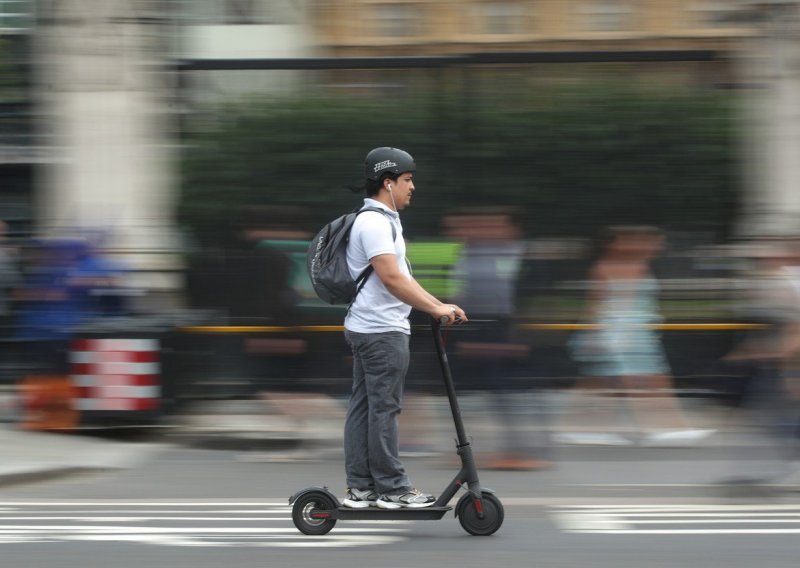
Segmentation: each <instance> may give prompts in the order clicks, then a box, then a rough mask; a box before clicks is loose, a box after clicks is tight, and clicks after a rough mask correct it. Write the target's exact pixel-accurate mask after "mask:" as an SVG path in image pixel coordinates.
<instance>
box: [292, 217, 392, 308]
mask: <svg viewBox="0 0 800 568" xmlns="http://www.w3.org/2000/svg"><path fill="white" fill-rule="evenodd" d="M364 211H377V212H379V213H383V214H384V215H385V214H386V212H385V211H383V210H382V209H379V208H377V207H364V208H363V209H356V210H354V211H352V212H350V213H347V214H345V215H342V216H341V217H338V218H336V219H334V220H333V221H331V222H330V223H328V224H327V225H325V226H324V227H322V230H320V232H319V233H317V234H316V236H315V237H314V238H313V239H311V244H310V245H309V247H308V253H307V254H306V266H307V267H308V275H309V277H310V278H311V285H312V286H313V287H314V291H315V292H316V293H317V296H319V297H320V299H321V300H323V301H325V302H327V303H329V304H351V303H353V300H355V299H356V296H357V295H358V293H359V292H360V291H361V288H363V287H364V284H365V283H366V282H367V278H369V275H370V274H372V271H373V268H372V265H371V264H370V265H369V266H367V267H366V268H365V269H364V271H363V272H362V273H361V274H359V275H358V277H357V278H356V279H355V280H354V279H353V278H352V277H351V276H350V271H349V270H348V268H347V243H348V241H349V240H350V230H351V229H352V228H353V223H354V222H355V220H356V217H358V214H359V213H363V212H364ZM390 225H391V227H392V241H394V240H395V239H396V238H397V231H396V230H395V228H394V224H393V223H391V222H390Z"/></svg>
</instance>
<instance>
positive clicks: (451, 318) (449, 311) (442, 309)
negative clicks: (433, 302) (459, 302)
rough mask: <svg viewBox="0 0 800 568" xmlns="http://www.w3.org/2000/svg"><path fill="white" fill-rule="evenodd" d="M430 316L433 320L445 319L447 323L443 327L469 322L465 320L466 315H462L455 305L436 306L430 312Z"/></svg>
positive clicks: (462, 311)
mask: <svg viewBox="0 0 800 568" xmlns="http://www.w3.org/2000/svg"><path fill="white" fill-rule="evenodd" d="M431 316H432V317H433V318H434V319H437V320H441V319H442V318H444V317H446V318H447V323H446V324H445V325H453V324H454V323H464V322H465V321H469V320H468V319H467V314H465V313H464V310H462V309H461V308H459V307H458V306H456V305H455V304H442V305H441V306H437V307H436V309H434V310H433V311H432V312H431Z"/></svg>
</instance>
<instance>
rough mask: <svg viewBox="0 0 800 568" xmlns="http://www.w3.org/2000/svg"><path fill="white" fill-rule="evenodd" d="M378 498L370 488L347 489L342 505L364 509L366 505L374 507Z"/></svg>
mask: <svg viewBox="0 0 800 568" xmlns="http://www.w3.org/2000/svg"><path fill="white" fill-rule="evenodd" d="M377 500H378V494H377V493H375V491H374V490H372V489H364V490H361V489H353V488H350V489H348V490H347V495H345V497H344V500H343V501H342V505H344V506H345V507H350V508H351V509H366V508H367V507H374V506H375V503H376V501H377Z"/></svg>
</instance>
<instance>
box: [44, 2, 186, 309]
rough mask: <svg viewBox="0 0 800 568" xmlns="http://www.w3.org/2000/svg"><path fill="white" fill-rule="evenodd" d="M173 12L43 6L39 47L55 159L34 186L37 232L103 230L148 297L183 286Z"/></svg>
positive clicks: (140, 6) (100, 5)
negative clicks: (169, 67) (169, 68)
mask: <svg viewBox="0 0 800 568" xmlns="http://www.w3.org/2000/svg"><path fill="white" fill-rule="evenodd" d="M168 4H170V3H169V2H168V1H161V0H50V1H40V2H39V8H38V18H39V25H38V26H37V30H36V38H35V39H36V41H35V69H36V71H35V74H36V83H37V84H36V95H35V96H36V98H37V102H38V105H39V115H40V116H41V117H42V120H41V132H42V134H43V135H44V136H45V140H46V141H47V143H48V144H49V145H50V146H51V147H52V148H53V153H54V155H55V157H56V158H55V160H54V161H53V163H51V164H49V165H47V166H46V167H44V168H43V169H42V171H41V175H40V177H39V181H38V187H37V198H36V201H37V204H36V206H37V222H38V228H39V232H40V234H43V235H58V234H63V233H71V234H74V232H75V231H87V230H88V231H98V230H99V231H107V237H108V239H107V242H106V245H107V246H108V248H109V250H111V251H113V253H114V255H115V256H116V257H118V258H119V259H120V260H122V261H124V262H126V263H127V264H128V265H130V266H132V267H133V268H134V269H135V270H136V271H137V272H136V274H137V278H136V282H134V284H136V285H139V286H142V287H144V288H145V289H147V290H149V291H151V292H175V291H177V290H178V289H179V287H180V286H181V281H180V279H179V278H178V276H177V274H178V272H177V271H176V269H178V268H179V266H178V263H177V262H178V261H177V259H178V256H177V254H176V252H177V248H178V247H177V238H176V234H175V229H174V226H173V217H174V211H175V206H176V195H177V194H176V178H175V172H174V167H175V158H176V148H177V145H176V143H175V142H174V140H173V137H174V135H175V134H176V132H175V126H174V121H173V119H172V114H171V113H172V110H173V109H172V108H171V106H173V105H171V103H172V102H173V101H172V100H171V97H172V78H171V75H170V74H169V73H167V72H166V71H165V69H164V66H163V65H162V63H163V62H165V61H167V58H168V57H169V56H170V55H171V54H170V53H169V46H170V42H169V41H168V38H169V35H168V34H169V31H170V29H171V28H170V24H169V22H168V21H167V20H165V19H164V17H165V15H168V14H169V10H168V9H167V5H168ZM152 296H153V295H151V296H150V297H152ZM155 296H158V294H155Z"/></svg>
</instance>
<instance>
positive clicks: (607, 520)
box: [552, 504, 800, 535]
mask: <svg viewBox="0 0 800 568" xmlns="http://www.w3.org/2000/svg"><path fill="white" fill-rule="evenodd" d="M552 516H553V520H554V522H555V524H556V525H557V526H558V527H559V528H560V529H561V530H563V531H564V532H571V533H580V534H627V535H744V534H752V535H763V534H772V535H794V534H800V528H796V527H792V526H790V525H796V524H797V523H800V505H788V504H765V505H714V506H709V505H682V506H681V505H667V506H664V505H640V506H635V507H631V506H613V505H612V506H603V505H584V506H564V507H555V508H553V511H552ZM765 524H771V525H775V526H773V527H770V528H763V526H764V525H765ZM653 525H667V526H664V528H652V527H653ZM668 525H681V526H684V527H687V528H672V527H669V526H668ZM691 525H695V526H691ZM731 525H738V526H736V527H731ZM690 526H691V527H690Z"/></svg>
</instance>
